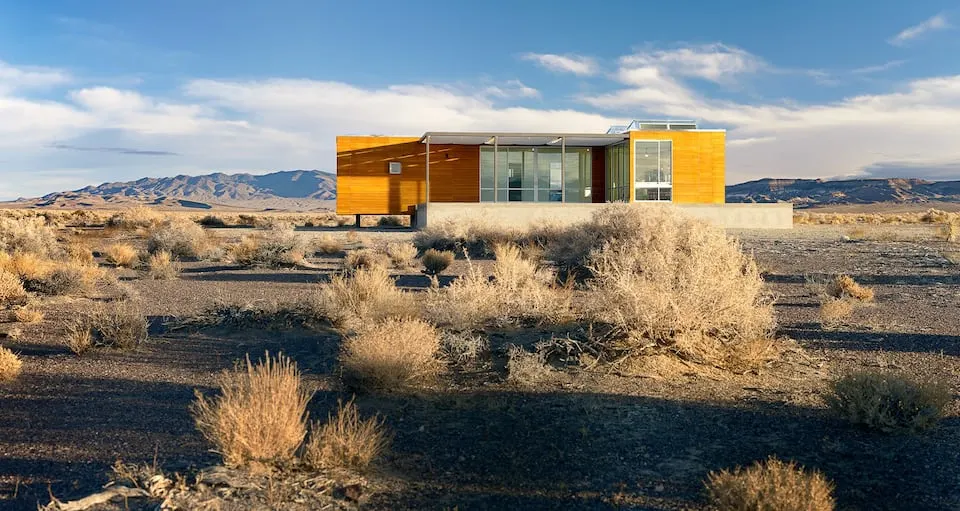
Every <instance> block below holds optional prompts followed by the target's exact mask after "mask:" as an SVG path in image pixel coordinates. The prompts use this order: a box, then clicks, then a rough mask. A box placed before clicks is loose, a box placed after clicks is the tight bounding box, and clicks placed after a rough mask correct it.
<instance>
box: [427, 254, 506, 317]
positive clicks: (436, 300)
mask: <svg viewBox="0 0 960 511" xmlns="http://www.w3.org/2000/svg"><path fill="white" fill-rule="evenodd" d="M502 299H503V296H502V295H501V293H500V290H499V289H498V288H497V287H496V286H495V285H492V284H491V283H490V279H488V278H487V276H486V275H484V274H483V273H482V272H481V271H480V270H479V268H477V267H476V266H474V265H473V264H472V263H471V264H470V266H469V269H468V271H467V273H466V274H465V275H463V276H461V277H460V278H458V279H456V280H454V281H453V282H451V283H450V285H449V286H447V287H444V288H440V287H439V286H438V285H433V286H431V287H430V289H429V290H428V291H427V296H426V297H425V298H424V299H423V302H424V304H423V313H424V316H425V317H426V318H427V319H428V320H430V321H431V322H432V323H434V324H436V325H439V326H442V327H444V328H449V329H452V330H474V329H479V328H482V327H483V326H485V325H488V324H490V323H507V322H508V318H507V317H505V315H504V310H503V306H502V304H503V300H502Z"/></svg>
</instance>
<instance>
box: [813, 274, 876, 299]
mask: <svg viewBox="0 0 960 511" xmlns="http://www.w3.org/2000/svg"><path fill="white" fill-rule="evenodd" d="M824 292H825V293H826V294H827V295H828V296H832V297H834V298H852V299H854V300H858V301H861V302H872V301H873V289H872V288H869V287H867V286H862V285H860V284H858V283H857V281H855V280H853V277H851V276H849V275H837V277H836V278H834V279H833V280H832V281H830V282H829V283H827V285H826V287H825V288H824Z"/></svg>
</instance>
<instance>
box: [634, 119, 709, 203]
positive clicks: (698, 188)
mask: <svg viewBox="0 0 960 511" xmlns="http://www.w3.org/2000/svg"><path fill="white" fill-rule="evenodd" d="M726 136H727V134H726V133H725V132H723V131H631V132H630V182H631V183H632V182H633V181H634V175H633V174H634V169H635V167H634V164H633V160H634V154H633V151H634V147H635V145H636V144H634V141H636V140H671V141H673V202H675V203H678V204H723V203H724V202H726V192H725V180H726ZM633 195H634V190H633V187H631V188H630V198H631V200H632V199H633V198H634V197H633Z"/></svg>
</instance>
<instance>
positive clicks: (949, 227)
mask: <svg viewBox="0 0 960 511" xmlns="http://www.w3.org/2000/svg"><path fill="white" fill-rule="evenodd" d="M937 236H939V237H940V239H942V240H943V241H946V242H948V243H957V242H960V218H958V219H951V221H949V222H947V223H944V224H942V225H941V226H940V227H939V228H938V229H937Z"/></svg>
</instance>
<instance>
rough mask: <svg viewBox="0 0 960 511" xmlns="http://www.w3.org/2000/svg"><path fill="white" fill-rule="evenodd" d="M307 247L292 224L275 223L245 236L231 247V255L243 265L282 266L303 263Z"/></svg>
mask: <svg viewBox="0 0 960 511" xmlns="http://www.w3.org/2000/svg"><path fill="white" fill-rule="evenodd" d="M306 249H307V244H306V242H305V241H304V240H303V238H302V237H300V236H299V235H297V234H296V232H295V231H294V229H293V226H292V225H290V224H286V223H274V224H271V225H270V226H269V227H268V228H266V229H265V230H264V231H262V232H260V233H257V234H254V235H251V236H244V237H243V238H242V239H241V240H240V243H239V244H238V245H235V246H234V247H232V248H231V257H232V259H233V260H234V262H236V263H237V264H241V265H243V266H251V267H268V268H282V267H285V266H291V265H296V264H299V263H301V262H302V261H303V258H304V254H305V253H306Z"/></svg>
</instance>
